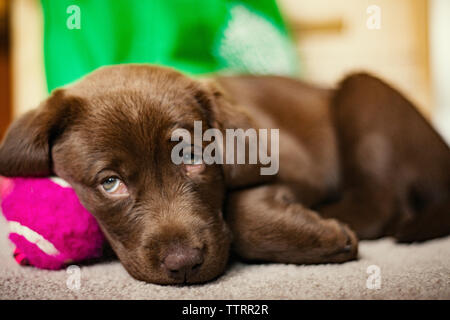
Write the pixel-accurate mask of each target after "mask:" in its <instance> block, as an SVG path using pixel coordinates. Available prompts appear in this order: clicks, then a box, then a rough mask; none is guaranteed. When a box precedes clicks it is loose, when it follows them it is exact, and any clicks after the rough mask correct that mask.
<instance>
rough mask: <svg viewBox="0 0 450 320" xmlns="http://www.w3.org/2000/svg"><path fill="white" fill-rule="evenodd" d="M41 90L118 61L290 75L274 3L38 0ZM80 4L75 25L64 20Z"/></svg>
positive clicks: (292, 64)
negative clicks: (42, 63)
mask: <svg viewBox="0 0 450 320" xmlns="http://www.w3.org/2000/svg"><path fill="white" fill-rule="evenodd" d="M41 3H42V8H43V14H44V56H45V71H46V78H47V86H48V90H49V91H51V90H53V89H54V88H56V87H59V86H62V85H65V84H67V83H70V82H72V81H74V80H76V79H78V78H80V77H81V76H83V75H85V74H87V73H89V72H90V71H92V70H94V69H96V68H98V67H100V66H103V65H111V64H119V63H155V64H161V65H166V66H172V67H174V68H177V69H179V70H181V71H184V72H186V73H188V74H191V75H196V74H204V73H210V72H218V71H222V72H235V73H236V72H250V73H275V74H287V75H293V76H295V75H298V71H299V66H298V61H297V55H296V51H295V47H294V45H293V43H292V41H291V39H290V36H289V32H288V30H287V28H286V26H285V23H284V22H283V19H282V17H281V15H280V12H279V10H278V7H277V5H276V3H275V1H274V0H241V1H227V0H208V1H205V0H150V1H143V0H95V1H93V0H41ZM71 5H77V6H78V7H79V9H80V29H69V28H68V26H67V20H68V19H70V18H71V16H72V12H71V11H69V12H68V10H67V9H68V7H69V6H71Z"/></svg>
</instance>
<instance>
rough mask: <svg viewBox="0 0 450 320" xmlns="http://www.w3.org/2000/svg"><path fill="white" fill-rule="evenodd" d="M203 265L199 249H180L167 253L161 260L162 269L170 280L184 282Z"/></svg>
mask: <svg viewBox="0 0 450 320" xmlns="http://www.w3.org/2000/svg"><path fill="white" fill-rule="evenodd" d="M202 263H203V254H202V252H201V251H200V250H199V249H194V248H189V247H182V248H175V249H173V250H171V251H169V254H168V255H167V256H166V257H165V258H164V260H163V268H164V269H165V271H166V272H167V274H168V275H169V277H170V278H172V279H175V280H182V281H186V280H188V279H189V278H190V277H192V276H193V275H194V274H195V273H197V272H198V270H199V269H200V266H201V265H202Z"/></svg>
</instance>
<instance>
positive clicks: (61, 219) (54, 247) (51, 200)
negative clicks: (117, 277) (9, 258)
mask: <svg viewBox="0 0 450 320" xmlns="http://www.w3.org/2000/svg"><path fill="white" fill-rule="evenodd" d="M0 201H1V209H2V212H3V215H4V216H5V218H6V220H7V221H8V225H9V239H10V240H11V241H12V242H13V243H14V245H15V247H16V249H15V251H14V257H15V259H16V261H17V262H18V263H19V264H21V265H25V264H29V265H32V266H35V267H38V268H41V269H53V270H56V269H61V268H63V267H65V266H66V265H68V264H72V263H77V262H81V261H83V260H86V259H91V258H98V257H100V256H101V255H102V249H103V245H104V243H105V238H104V236H103V234H102V232H101V230H100V227H99V226H98V224H97V221H96V220H95V218H94V217H93V216H92V215H91V214H90V213H89V212H88V211H87V210H86V209H85V208H84V207H83V206H82V205H81V203H80V201H79V200H78V197H77V195H76V194H75V191H74V190H73V189H72V188H71V187H70V185H68V184H67V183H66V182H65V181H64V180H62V179H60V178H3V177H0Z"/></svg>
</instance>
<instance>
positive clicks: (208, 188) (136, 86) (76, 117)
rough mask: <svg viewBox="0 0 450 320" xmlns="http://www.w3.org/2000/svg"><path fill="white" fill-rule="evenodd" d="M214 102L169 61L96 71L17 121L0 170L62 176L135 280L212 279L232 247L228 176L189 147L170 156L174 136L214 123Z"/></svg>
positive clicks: (4, 146) (2, 152)
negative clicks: (178, 160)
mask: <svg viewBox="0 0 450 320" xmlns="http://www.w3.org/2000/svg"><path fill="white" fill-rule="evenodd" d="M215 100H216V97H215V94H214V93H213V92H211V90H210V89H209V88H207V87H205V86H204V85H203V84H200V83H199V82H197V81H194V80H192V79H189V78H187V77H185V76H183V75H182V74H180V73H178V72H175V71H173V70H170V69H165V68H160V67H152V66H138V65H123V66H114V67H106V68H102V69H99V70H97V71H95V72H93V73H92V74H90V75H88V76H87V77H85V78H83V79H82V80H81V81H79V82H77V83H75V84H74V85H72V86H70V87H67V88H65V89H59V90H56V91H55V92H54V93H53V94H52V95H51V97H49V98H48V99H47V100H46V101H44V102H43V103H42V104H41V105H40V106H39V107H38V108H37V109H35V110H32V111H30V112H29V113H27V114H25V115H24V116H23V117H21V118H19V119H18V120H17V121H16V122H14V123H13V125H12V126H11V128H10V129H9V131H8V133H7V135H6V137H5V139H4V141H3V143H2V145H1V146H0V175H4V176H47V175H51V174H56V175H58V176H60V177H61V178H63V179H65V180H66V181H68V182H69V183H70V184H71V185H72V186H73V188H74V189H75V191H76V192H77V194H78V196H79V198H80V200H81V202H82V203H83V205H84V206H85V207H86V208H87V209H88V210H89V211H90V212H91V213H92V214H93V215H94V216H95V217H96V218H97V220H98V222H99V224H100V226H101V228H102V230H103V231H104V233H105V235H106V237H107V238H108V240H109V242H110V244H111V246H112V247H113V249H114V250H115V252H116V253H117V255H118V257H119V259H120V260H121V262H122V263H123V265H124V266H125V268H126V269H127V270H128V272H129V273H130V274H131V275H132V276H134V277H135V278H137V279H140V280H144V281H148V282H154V283H161V284H172V283H185V282H186V283H196V282H204V281H207V280H210V279H212V278H214V277H216V276H218V275H219V274H220V273H222V272H223V270H224V268H225V265H226V262H227V258H228V251H229V245H230V232H229V230H228V228H227V226H226V224H225V222H224V220H223V217H222V205H223V200H224V193H225V185H224V184H225V183H224V174H223V171H222V168H221V166H220V165H218V164H212V165H205V164H204V163H199V162H198V161H196V160H195V155H192V161H191V162H189V161H187V162H186V163H184V164H181V165H176V164H174V163H173V162H172V161H171V151H172V148H173V147H174V144H175V143H176V142H172V141H171V134H172V132H173V131H174V130H176V129H177V128H184V129H188V130H191V129H192V126H193V124H194V121H196V120H198V121H202V125H203V130H206V129H207V128H208V127H211V126H214V123H216V124H217V119H214V108H216V107H215V106H214V104H215V103H216V101H215ZM196 147H198V146H196ZM200 147H201V146H200Z"/></svg>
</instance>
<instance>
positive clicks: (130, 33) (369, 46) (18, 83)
mask: <svg viewBox="0 0 450 320" xmlns="http://www.w3.org/2000/svg"><path fill="white" fill-rule="evenodd" d="M127 62H149V63H158V64H164V65H169V66H173V67H176V68H178V69H180V70H182V71H184V72H186V73H188V74H191V75H202V74H207V73H211V72H221V73H240V72H249V73H258V74H264V73H275V74H282V75H289V76H294V77H299V78H302V79H305V80H308V81H311V82H314V83H317V84H319V85H324V86H334V85H335V84H336V83H337V81H339V80H340V79H341V78H342V77H343V76H345V75H346V74H348V73H350V72H352V71H361V70H365V71H369V72H371V73H374V74H375V75H377V76H380V77H382V78H383V79H385V80H386V81H388V82H389V83H391V84H392V85H394V86H395V87H397V88H398V89H400V90H401V91H402V92H403V93H405V94H406V95H407V96H408V98H409V99H410V100H412V101H413V102H414V103H415V104H416V105H417V106H418V109H419V111H420V112H421V113H422V114H423V115H424V116H425V117H426V118H428V119H429V120H430V121H432V122H433V123H434V124H435V126H436V127H437V128H438V130H439V131H440V132H441V134H442V135H443V136H444V137H445V138H446V139H447V141H450V1H449V0H395V1H392V0H370V1H369V0H314V1H307V0H277V1H275V0H242V1H237V0H236V1H228V0H210V1H199V0H162V1H158V0H151V1H143V0H135V1H133V0H129V1H122V0H115V1H112V0H95V1H92V0H91V1H90V0H70V1H69V0H0V137H1V136H2V135H3V134H4V132H5V129H6V128H7V126H8V125H9V123H10V122H11V121H12V120H13V119H15V118H16V117H18V116H19V115H21V114H23V113H24V112H26V111H27V110H29V109H31V108H34V107H36V106H37V105H38V103H39V102H40V101H41V100H43V99H44V98H45V97H46V96H47V95H48V94H49V92H51V90H53V89H54V88H55V87H58V86H61V85H65V84H67V83H70V82H71V81H74V80H76V79H78V78H79V77H80V76H82V75H83V74H86V73H87V72H90V71H91V70H93V69H95V68H97V67H99V66H101V65H106V64H115V63H127Z"/></svg>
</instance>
